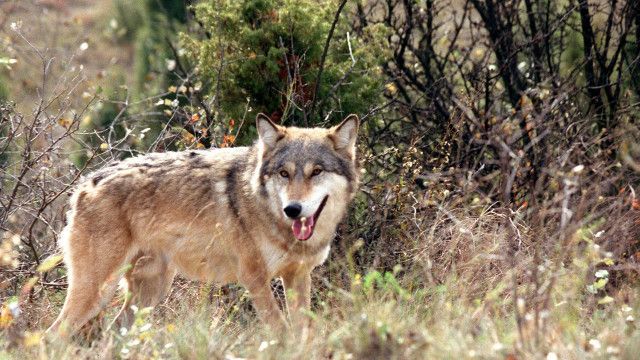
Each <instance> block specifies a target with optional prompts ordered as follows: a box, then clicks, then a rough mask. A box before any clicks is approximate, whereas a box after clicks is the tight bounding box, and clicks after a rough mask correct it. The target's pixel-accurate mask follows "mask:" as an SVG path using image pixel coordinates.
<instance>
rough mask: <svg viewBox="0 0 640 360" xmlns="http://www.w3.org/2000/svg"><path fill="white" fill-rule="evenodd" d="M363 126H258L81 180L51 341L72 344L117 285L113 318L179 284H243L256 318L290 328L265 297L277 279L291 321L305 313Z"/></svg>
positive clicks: (66, 238) (346, 196)
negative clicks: (233, 137) (245, 134)
mask: <svg viewBox="0 0 640 360" xmlns="http://www.w3.org/2000/svg"><path fill="white" fill-rule="evenodd" d="M358 127H359V119H358V117H357V116H356V115H353V114H352V115H349V116H348V117H347V118H345V119H344V120H343V121H342V122H341V123H340V124H338V125H336V126H333V127H331V128H298V127H283V126H280V125H277V124H275V123H274V122H273V121H271V120H270V119H269V117H268V116H266V115H264V114H258V116H257V117H256V129H257V133H258V140H257V141H256V142H255V143H254V144H253V146H250V147H235V148H220V149H213V150H195V151H181V152H166V153H151V154H147V155H143V156H139V157H133V158H129V159H126V160H123V161H121V162H118V163H114V164H111V165H109V166H107V167H105V168H103V169H101V170H98V171H97V172H95V173H93V174H90V175H89V176H87V177H86V178H85V179H84V180H83V181H81V183H80V185H79V186H78V188H77V189H76V190H75V191H74V193H73V195H72V196H71V199H70V211H69V212H68V214H67V221H68V222H67V225H66V227H65V228H64V230H63V233H62V236H61V238H60V247H61V248H62V251H63V255H64V263H65V264H66V267H67V270H68V271H67V273H68V275H67V276H68V284H69V285H68V289H67V295H66V299H65V302H64V305H63V307H62V310H61V312H60V314H59V316H58V318H57V319H56V320H55V321H54V323H53V324H52V325H51V327H50V328H49V329H48V332H58V333H60V334H62V335H70V334H73V333H75V332H77V330H79V329H80V327H82V326H83V325H84V324H85V323H86V322H88V321H89V320H90V319H91V318H93V317H95V316H96V315H97V314H98V313H99V312H100V311H101V310H102V309H103V307H105V305H106V304H107V303H108V302H109V301H110V300H111V298H112V297H113V295H114V294H115V291H116V290H117V288H118V284H119V283H122V282H124V288H125V290H126V291H127V294H128V296H125V301H124V304H123V306H122V309H121V310H120V312H119V313H118V315H117V317H116V321H117V322H118V324H119V325H121V326H128V325H130V323H131V321H132V317H133V311H132V305H137V306H139V307H148V306H154V305H156V304H157V303H158V302H159V301H161V300H162V299H163V297H164V296H165V295H166V294H167V292H168V291H169V290H170V288H171V284H172V281H173V278H174V276H176V274H177V273H180V274H181V275H183V276H185V277H187V278H191V279H197V280H202V281H209V282H215V283H219V284H227V283H239V284H241V285H243V286H244V287H245V288H246V289H247V290H248V291H249V294H250V297H251V300H252V302H253V304H254V307H255V309H256V311H257V313H258V315H259V317H260V319H261V320H262V321H264V322H265V323H267V324H268V325H269V326H271V327H274V328H278V329H280V328H288V327H289V326H290V325H289V322H288V319H287V316H286V315H285V313H283V312H282V311H281V310H280V307H279V306H278V303H277V301H276V299H275V298H274V296H273V293H272V291H271V287H270V283H271V280H272V279H273V278H276V277H281V278H282V280H283V284H284V287H285V289H286V291H285V293H286V294H287V295H286V297H287V299H286V303H287V306H286V309H288V313H289V314H290V317H289V318H290V320H291V322H292V323H297V324H299V323H301V322H303V321H304V315H303V313H304V309H308V308H309V306H310V291H311V275H310V274H311V272H312V270H313V269H314V268H315V267H317V266H318V265H320V264H322V263H323V262H324V261H325V260H326V258H327V256H328V253H329V249H330V245H331V241H332V239H333V238H334V235H335V232H336V228H337V225H338V224H339V223H340V221H341V220H342V219H343V217H344V216H345V213H346V211H347V208H348V205H349V203H350V201H351V200H352V199H353V198H354V196H355V193H356V189H357V187H358V182H359V171H358V162H357V159H356V139H357V133H358Z"/></svg>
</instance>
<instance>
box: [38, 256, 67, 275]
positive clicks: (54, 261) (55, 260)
mask: <svg viewBox="0 0 640 360" xmlns="http://www.w3.org/2000/svg"><path fill="white" fill-rule="evenodd" d="M60 262H62V255H60V254H56V255H51V256H49V257H48V258H46V259H45V260H44V261H43V262H42V263H40V266H38V269H37V270H38V272H46V271H49V270H51V269H53V268H54V267H55V266H56V265H58V264H59V263H60Z"/></svg>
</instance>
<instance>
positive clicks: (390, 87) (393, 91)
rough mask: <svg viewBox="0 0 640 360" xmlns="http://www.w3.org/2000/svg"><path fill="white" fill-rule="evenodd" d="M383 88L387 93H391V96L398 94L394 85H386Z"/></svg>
mask: <svg viewBox="0 0 640 360" xmlns="http://www.w3.org/2000/svg"><path fill="white" fill-rule="evenodd" d="M384 87H385V89H387V91H388V92H390V93H391V95H393V94H395V93H397V92H398V88H397V87H396V84H394V83H388V84H387V85H385V86H384Z"/></svg>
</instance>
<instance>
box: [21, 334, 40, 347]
mask: <svg viewBox="0 0 640 360" xmlns="http://www.w3.org/2000/svg"><path fill="white" fill-rule="evenodd" d="M40 340H42V333H41V332H40V331H34V332H30V331H26V332H25V333H24V346H26V347H31V346H36V345H38V344H40Z"/></svg>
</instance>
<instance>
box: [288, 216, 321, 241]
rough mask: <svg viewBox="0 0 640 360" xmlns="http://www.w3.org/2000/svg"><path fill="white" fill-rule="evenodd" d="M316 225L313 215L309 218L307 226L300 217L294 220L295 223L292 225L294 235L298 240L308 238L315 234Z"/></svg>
mask: <svg viewBox="0 0 640 360" xmlns="http://www.w3.org/2000/svg"><path fill="white" fill-rule="evenodd" d="M314 225H315V224H314V219H313V217H310V218H307V221H306V222H305V226H303V225H302V221H300V219H296V220H294V221H293V225H291V230H292V231H293V236H295V237H296V239H298V240H307V239H308V238H310V237H311V235H312V234H313V226H314Z"/></svg>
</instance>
